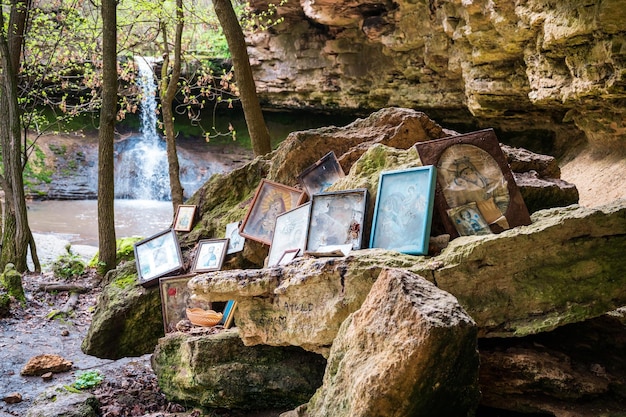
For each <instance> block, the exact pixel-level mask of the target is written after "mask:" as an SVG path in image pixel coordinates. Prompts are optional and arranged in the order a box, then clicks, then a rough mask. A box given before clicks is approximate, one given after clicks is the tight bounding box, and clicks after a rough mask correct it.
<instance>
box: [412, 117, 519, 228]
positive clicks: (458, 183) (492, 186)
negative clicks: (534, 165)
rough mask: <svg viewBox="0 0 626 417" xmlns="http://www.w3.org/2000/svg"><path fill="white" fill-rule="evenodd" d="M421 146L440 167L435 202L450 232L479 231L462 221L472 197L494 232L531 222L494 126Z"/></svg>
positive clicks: (423, 158)
mask: <svg viewBox="0 0 626 417" xmlns="http://www.w3.org/2000/svg"><path fill="white" fill-rule="evenodd" d="M415 147H416V149H417V152H418V154H419V157H420V159H421V161H422V164H424V165H434V166H436V167H437V188H436V192H435V207H436V209H437V213H438V214H439V215H440V217H441V222H442V224H443V226H444V228H445V230H446V232H447V233H449V234H450V237H453V238H454V237H457V236H460V235H463V233H466V232H467V233H469V232H471V231H473V229H471V228H470V229H467V228H464V227H461V228H458V226H459V223H457V220H459V219H458V216H460V215H465V216H466V215H467V214H468V213H470V212H471V210H470V212H463V211H462V207H463V206H466V205H468V204H470V203H474V204H475V205H476V210H477V211H475V213H474V214H477V215H479V218H481V219H483V220H484V222H486V223H487V225H488V226H489V229H490V230H491V232H493V233H500V232H502V231H504V230H507V229H510V228H512V227H516V226H522V225H528V224H530V223H531V221H530V215H529V214H528V209H527V208H526V204H525V203H524V199H523V198H522V195H521V194H520V192H519V189H518V188H517V184H516V183H515V178H514V177H513V173H512V172H511V170H510V168H509V165H508V163H507V161H506V157H505V156H504V153H503V152H502V149H501V148H500V144H499V142H498V139H497V137H496V134H495V132H494V131H493V129H485V130H480V131H477V132H472V133H467V134H464V135H456V136H449V137H447V138H442V139H435V140H431V141H426V142H418V143H416V144H415ZM468 207H469V206H468ZM472 207H473V206H471V207H469V208H472ZM474 219H476V220H477V221H478V217H474ZM474 226H475V227H477V226H476V224H475V225H474ZM470 234H477V233H470Z"/></svg>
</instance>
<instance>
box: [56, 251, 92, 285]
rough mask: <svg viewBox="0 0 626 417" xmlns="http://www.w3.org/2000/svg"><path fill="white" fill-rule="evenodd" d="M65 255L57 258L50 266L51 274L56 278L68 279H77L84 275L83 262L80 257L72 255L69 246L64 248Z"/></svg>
mask: <svg viewBox="0 0 626 417" xmlns="http://www.w3.org/2000/svg"><path fill="white" fill-rule="evenodd" d="M65 249H66V253H64V254H63V255H61V256H59V257H58V258H57V260H56V261H54V262H53V264H52V272H53V273H54V275H55V276H56V277H60V278H65V279H70V278H75V277H79V276H81V275H82V274H84V273H85V262H84V261H83V260H82V259H81V258H80V256H78V255H76V254H73V253H72V251H71V249H70V245H69V244H68V245H67V246H66V247H65Z"/></svg>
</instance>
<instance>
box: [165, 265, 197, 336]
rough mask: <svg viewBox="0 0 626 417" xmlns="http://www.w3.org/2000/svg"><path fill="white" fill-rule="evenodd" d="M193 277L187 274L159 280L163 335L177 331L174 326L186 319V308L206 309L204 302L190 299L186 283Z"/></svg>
mask: <svg viewBox="0 0 626 417" xmlns="http://www.w3.org/2000/svg"><path fill="white" fill-rule="evenodd" d="M193 276H194V274H187V275H180V276H176V277H161V278H159V290H160V294H161V311H162V313H163V328H164V330H165V333H171V332H175V331H176V330H177V328H176V325H177V324H178V323H179V322H180V321H181V320H186V319H187V314H186V310H187V309H188V308H208V305H207V302H206V301H201V300H196V299H193V298H192V297H191V293H190V292H189V289H188V288H187V283H188V282H189V280H190V279H191V277H193Z"/></svg>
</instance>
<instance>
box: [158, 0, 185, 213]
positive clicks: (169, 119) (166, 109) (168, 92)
mask: <svg viewBox="0 0 626 417" xmlns="http://www.w3.org/2000/svg"><path fill="white" fill-rule="evenodd" d="M183 26H184V21H183V1H182V0H176V34H175V39H174V63H173V65H172V73H171V74H168V71H169V63H170V59H169V46H168V42H167V27H166V26H165V25H163V28H162V29H163V30H162V32H163V46H164V49H165V53H164V54H163V67H162V69H161V110H162V112H163V125H164V127H165V143H166V145H167V164H168V168H169V169H168V171H169V174H170V192H171V194H172V205H173V206H174V214H176V210H177V207H178V206H179V205H181V204H183V186H182V185H181V183H180V166H179V164H178V154H177V152H176V132H175V131H174V114H173V113H172V102H173V101H174V97H175V96H176V90H177V89H178V80H179V79H180V65H181V64H180V59H181V58H180V54H181V48H182V36H183Z"/></svg>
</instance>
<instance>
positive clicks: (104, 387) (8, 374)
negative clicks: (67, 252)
mask: <svg viewBox="0 0 626 417" xmlns="http://www.w3.org/2000/svg"><path fill="white" fill-rule="evenodd" d="M59 283H71V284H74V285H79V286H83V287H85V288H87V289H88V290H87V292H85V293H83V294H81V295H80V296H79V299H78V303H77V304H76V306H75V307H74V309H72V311H71V312H70V313H69V314H67V315H64V314H61V315H58V316H56V317H55V318H50V315H51V314H52V313H53V312H55V311H59V310H61V309H63V308H64V307H65V306H66V304H67V302H68V299H69V293H68V292H66V291H54V292H49V291H45V290H44V289H43V287H44V286H46V285H49V284H59ZM23 285H24V289H25V293H26V297H27V302H26V304H25V305H23V306H22V305H19V304H17V303H14V304H13V305H12V309H11V316H10V317H7V318H2V319H0V334H1V335H2V337H1V338H0V417H9V416H23V415H25V413H26V412H27V410H28V409H29V407H31V406H32V404H33V401H34V400H35V399H36V398H37V396H38V395H40V394H41V393H42V392H43V391H44V390H46V389H48V388H51V387H54V386H57V385H71V384H72V383H74V382H75V381H76V378H77V376H78V375H80V374H81V373H82V372H85V371H88V370H97V371H100V373H101V374H102V375H104V381H103V382H102V384H100V385H99V386H97V387H96V388H93V389H90V390H87V391H89V392H91V393H93V394H94V395H95V396H96V398H97V399H98V401H99V403H100V412H99V415H100V416H103V417H118V416H147V415H149V416H166V415H176V416H199V415H204V416H223V417H243V416H244V415H245V416H251V415H250V414H241V413H236V412H229V411H225V410H224V411H221V412H220V411H211V412H201V411H200V410H195V409H193V408H190V407H185V406H184V405H181V404H177V403H173V402H170V401H168V400H167V399H166V398H165V396H164V394H163V393H162V392H161V390H160V388H159V386H158V384H157V380H156V376H155V375H154V372H153V371H152V368H151V366H150V355H149V354H148V355H144V356H141V357H136V358H124V359H121V360H117V361H113V360H106V359H99V358H96V357H93V356H89V355H85V354H84V353H83V352H82V351H81V349H80V345H81V343H82V340H83V338H84V336H85V334H86V332H87V329H88V328H89V323H90V321H91V314H92V311H93V308H94V306H95V305H96V300H97V297H98V295H99V294H100V291H101V282H100V279H99V277H98V276H96V274H95V273H94V272H93V271H89V272H88V273H86V274H85V275H84V276H82V277H80V278H78V279H75V280H72V281H71V282H65V281H62V280H59V279H56V278H55V277H54V276H53V275H52V274H51V273H49V272H46V273H43V274H27V275H25V276H24V278H23ZM43 354H55V355H59V356H61V357H63V358H64V359H66V360H69V361H71V362H72V364H73V365H72V369H71V370H70V371H68V372H60V373H54V374H53V376H52V379H50V380H44V378H42V377H41V376H22V375H20V371H21V370H22V369H23V368H24V365H25V364H26V363H27V362H28V361H29V359H31V358H33V357H36V356H39V355H43ZM20 397H21V401H19V402H15V403H12V401H13V400H12V399H14V398H20ZM255 416H257V417H274V416H275V414H265V415H258V414H255Z"/></svg>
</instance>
